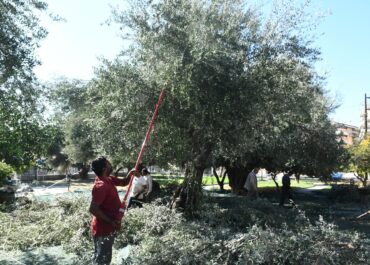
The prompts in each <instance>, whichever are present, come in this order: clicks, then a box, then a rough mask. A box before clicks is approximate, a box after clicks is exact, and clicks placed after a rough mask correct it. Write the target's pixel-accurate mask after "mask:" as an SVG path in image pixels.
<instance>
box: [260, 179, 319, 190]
mask: <svg viewBox="0 0 370 265" xmlns="http://www.w3.org/2000/svg"><path fill="white" fill-rule="evenodd" d="M317 182H318V181H317V180H315V179H305V180H300V181H299V183H298V182H297V181H296V180H291V182H290V184H291V186H292V187H295V188H311V187H313V186H315V184H316V183H317ZM278 184H279V186H281V181H278ZM258 187H259V188H265V187H276V185H275V183H274V181H273V180H263V181H258Z"/></svg>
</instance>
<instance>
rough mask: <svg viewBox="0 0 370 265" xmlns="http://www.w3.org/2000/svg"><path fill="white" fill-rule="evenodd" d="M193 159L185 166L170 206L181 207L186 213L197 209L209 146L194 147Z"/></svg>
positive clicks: (209, 150) (189, 213)
mask: <svg viewBox="0 0 370 265" xmlns="http://www.w3.org/2000/svg"><path fill="white" fill-rule="evenodd" d="M193 150H195V151H193V154H195V155H194V157H195V159H194V160H193V161H192V162H190V163H188V164H187V165H186V168H185V178H184V182H183V183H182V184H181V185H180V186H179V188H178V189H177V191H176V192H175V194H174V196H173V198H172V202H171V208H182V209H183V210H184V212H185V213H186V214H188V215H193V214H194V213H195V212H196V211H197V210H198V209H199V205H200V202H201V198H202V179H203V172H204V170H205V169H206V167H207V165H208V163H207V162H208V161H209V156H210V152H211V148H210V146H207V145H206V146H203V147H200V148H199V147H198V146H196V147H194V148H193Z"/></svg>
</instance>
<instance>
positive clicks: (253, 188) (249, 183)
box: [244, 167, 260, 199]
mask: <svg viewBox="0 0 370 265" xmlns="http://www.w3.org/2000/svg"><path fill="white" fill-rule="evenodd" d="M259 170H260V169H259V168H258V167H256V168H254V169H253V170H252V171H251V172H250V173H249V174H248V177H247V179H246V181H245V184H244V188H245V189H246V190H247V191H248V193H247V197H248V198H251V199H255V198H258V189H257V173H258V171H259Z"/></svg>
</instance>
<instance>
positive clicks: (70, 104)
mask: <svg viewBox="0 0 370 265" xmlns="http://www.w3.org/2000/svg"><path fill="white" fill-rule="evenodd" d="M49 86H50V87H51V89H50V93H49V99H50V100H51V102H53V105H54V119H55V120H57V121H58V122H59V124H61V126H60V127H61V128H60V129H61V130H62V131H63V140H61V139H60V138H58V139H57V140H58V141H57V142H56V143H57V145H56V146H54V152H56V153H57V154H56V155H57V156H56V158H57V159H55V160H54V161H53V162H54V165H56V164H57V162H59V165H58V166H64V167H66V166H68V165H70V164H72V165H75V166H77V167H78V168H79V169H80V172H79V174H80V177H82V178H86V177H87V174H88V170H89V162H90V160H91V159H92V158H94V156H95V148H94V145H93V140H92V134H93V130H92V128H91V127H90V126H89V123H88V122H87V117H88V111H89V109H88V106H89V105H88V104H87V102H86V90H87V84H86V83H85V82H82V81H80V80H67V79H61V80H58V81H57V82H56V83H54V84H49ZM60 136H62V135H60Z"/></svg>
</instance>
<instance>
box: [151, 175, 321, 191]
mask: <svg viewBox="0 0 370 265" xmlns="http://www.w3.org/2000/svg"><path fill="white" fill-rule="evenodd" d="M153 178H154V180H156V181H158V182H159V184H160V185H163V186H167V185H174V184H177V185H178V184H181V183H182V181H183V180H184V177H183V176H179V177H171V176H166V175H154V176H153ZM319 183H320V184H321V182H320V181H319V180H317V179H303V180H300V181H299V183H298V182H297V181H296V180H295V179H292V180H291V186H292V187H294V188H303V189H305V188H311V187H314V186H316V185H317V184H319ZM202 184H203V185H218V184H217V180H216V178H215V177H213V176H210V175H204V176H203V180H202ZM224 184H226V185H227V184H229V178H228V177H226V178H225V182H224ZM278 184H279V186H281V181H280V180H279V181H278ZM258 187H259V188H275V187H276V186H275V183H274V181H273V180H271V179H270V180H260V179H259V178H258Z"/></svg>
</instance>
